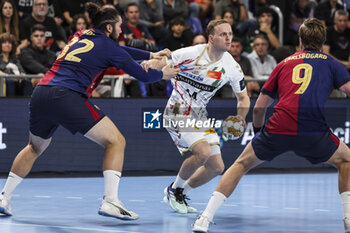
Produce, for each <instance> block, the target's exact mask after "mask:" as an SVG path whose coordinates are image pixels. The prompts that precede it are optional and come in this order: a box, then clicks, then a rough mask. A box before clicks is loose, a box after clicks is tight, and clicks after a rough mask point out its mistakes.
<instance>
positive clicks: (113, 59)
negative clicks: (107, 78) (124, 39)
mask: <svg viewBox="0 0 350 233" xmlns="http://www.w3.org/2000/svg"><path fill="white" fill-rule="evenodd" d="M111 48H113V49H111V51H110V59H109V60H110V66H114V67H116V68H117V69H122V70H123V71H124V72H125V73H127V74H129V75H130V76H132V77H134V78H136V79H137V80H139V81H142V82H146V83H152V82H157V81H159V80H161V79H162V77H163V72H162V71H160V70H155V69H149V70H148V72H146V71H144V70H143V69H142V67H141V66H140V65H139V64H138V63H137V62H136V61H135V60H134V59H132V57H131V56H130V54H129V53H128V52H126V50H124V49H123V48H121V47H120V46H118V45H117V44H115V45H114V46H112V47H111Z"/></svg>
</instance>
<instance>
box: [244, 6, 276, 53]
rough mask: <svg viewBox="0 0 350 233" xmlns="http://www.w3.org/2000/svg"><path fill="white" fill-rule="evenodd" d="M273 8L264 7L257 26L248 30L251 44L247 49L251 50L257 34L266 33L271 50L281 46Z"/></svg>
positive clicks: (259, 14)
mask: <svg viewBox="0 0 350 233" xmlns="http://www.w3.org/2000/svg"><path fill="white" fill-rule="evenodd" d="M273 22H274V18H273V10H272V9H271V8H270V7H264V8H262V9H261V10H260V11H259V13H258V24H257V25H255V27H252V28H250V30H249V32H248V40H249V42H248V43H249V45H248V48H247V49H246V50H247V52H250V48H249V46H250V44H251V43H252V42H253V40H254V38H255V37H256V36H257V35H264V36H265V38H266V40H267V41H268V48H269V51H270V52H271V51H273V50H274V49H277V48H279V47H280V46H281V44H280V42H279V40H278V38H277V36H276V34H277V29H276V27H274V24H273Z"/></svg>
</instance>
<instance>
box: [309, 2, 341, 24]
mask: <svg viewBox="0 0 350 233" xmlns="http://www.w3.org/2000/svg"><path fill="white" fill-rule="evenodd" d="M336 10H344V6H343V5H341V4H339V3H338V1H337V0H326V1H324V2H320V3H319V4H318V5H317V7H316V9H315V18H318V19H320V20H321V21H322V22H323V23H325V24H326V26H327V27H331V26H333V23H334V13H335V12H336Z"/></svg>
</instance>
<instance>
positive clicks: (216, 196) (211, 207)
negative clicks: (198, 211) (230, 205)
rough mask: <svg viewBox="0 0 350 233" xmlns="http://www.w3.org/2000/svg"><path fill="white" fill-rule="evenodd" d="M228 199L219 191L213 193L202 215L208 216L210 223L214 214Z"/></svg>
mask: <svg viewBox="0 0 350 233" xmlns="http://www.w3.org/2000/svg"><path fill="white" fill-rule="evenodd" d="M226 199H227V197H225V195H224V194H222V193H220V192H217V191H215V192H213V195H212V196H211V198H210V200H209V202H208V205H207V208H205V210H204V212H203V214H202V215H204V216H206V217H207V218H208V219H209V220H210V221H213V218H214V214H215V213H216V211H217V210H218V209H219V207H220V206H221V205H222V204H223V203H224V201H225V200H226Z"/></svg>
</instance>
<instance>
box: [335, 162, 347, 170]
mask: <svg viewBox="0 0 350 233" xmlns="http://www.w3.org/2000/svg"><path fill="white" fill-rule="evenodd" d="M334 165H335V166H336V167H337V168H338V170H350V162H340V163H335V164H334Z"/></svg>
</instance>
